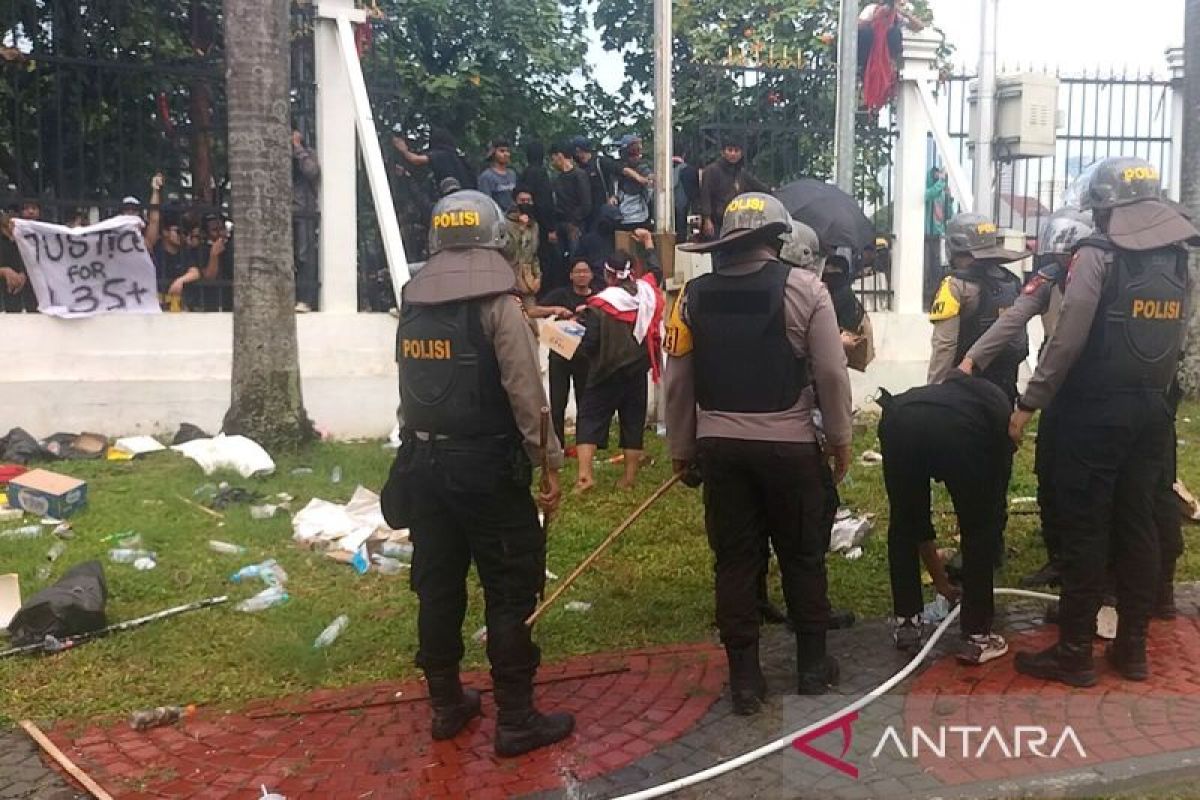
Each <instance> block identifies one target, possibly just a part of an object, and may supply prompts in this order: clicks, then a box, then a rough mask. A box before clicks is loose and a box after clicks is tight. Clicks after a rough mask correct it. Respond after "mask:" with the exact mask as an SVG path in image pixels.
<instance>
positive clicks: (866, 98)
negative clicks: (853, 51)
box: [863, 9, 896, 111]
mask: <svg viewBox="0 0 1200 800" xmlns="http://www.w3.org/2000/svg"><path fill="white" fill-rule="evenodd" d="M895 24H896V12H895V11H884V10H883V9H880V10H879V12H878V13H877V14H876V15H875V19H874V20H872V21H871V28H872V32H873V34H874V35H873V36H872V37H871V55H870V57H869V58H868V59H867V68H866V70H865V71H864V72H863V102H864V103H866V106H867V108H868V109H869V110H871V111H878V110H879V109H881V108H883V107H884V106H886V105H887V104H888V102H889V101H890V100H891V99H892V94H893V93H894V92H895V91H896V65H895V64H893V63H892V53H891V51H890V50H889V49H888V31H889V30H891V29H892V26H893V25H895Z"/></svg>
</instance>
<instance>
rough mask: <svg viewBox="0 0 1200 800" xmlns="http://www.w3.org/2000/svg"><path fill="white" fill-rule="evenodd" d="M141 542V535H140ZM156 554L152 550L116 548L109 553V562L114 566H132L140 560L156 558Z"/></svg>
mask: <svg viewBox="0 0 1200 800" xmlns="http://www.w3.org/2000/svg"><path fill="white" fill-rule="evenodd" d="M138 540H139V542H140V541H141V535H140V534H139V535H138ZM155 557H156V556H155V554H154V552H153V551H151V550H138V549H136V548H135V547H132V546H131V547H116V548H113V549H112V550H109V551H108V560H109V561H111V562H112V563H114V564H132V563H134V562H135V561H137V560H138V559H139V558H149V559H153V558H155Z"/></svg>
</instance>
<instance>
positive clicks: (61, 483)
mask: <svg viewBox="0 0 1200 800" xmlns="http://www.w3.org/2000/svg"><path fill="white" fill-rule="evenodd" d="M87 501H88V485H87V481H81V480H79V479H78V478H73V477H71V476H70V475H63V474H61V473H58V472H51V471H50V470H47V469H35V470H32V471H30V472H26V473H24V474H22V475H21V476H20V477H17V478H13V479H12V480H10V481H9V482H8V504H9V505H10V506H12V507H13V508H23V509H25V510H26V511H28V512H29V513H30V514H35V515H37V516H39V517H46V516H51V517H56V518H57V519H66V518H67V517H69V516H71V515H72V514H74V513H75V512H76V511H79V510H81V509H82V508H83V507H84V506H86V505H87Z"/></svg>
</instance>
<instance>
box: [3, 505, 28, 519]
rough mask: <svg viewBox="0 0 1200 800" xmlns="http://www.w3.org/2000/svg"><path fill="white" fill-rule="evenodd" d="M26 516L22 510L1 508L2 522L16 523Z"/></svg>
mask: <svg viewBox="0 0 1200 800" xmlns="http://www.w3.org/2000/svg"><path fill="white" fill-rule="evenodd" d="M24 516H25V511H24V510H23V509H20V508H0V522H16V521H17V520H19V519H21V518H22V517H24Z"/></svg>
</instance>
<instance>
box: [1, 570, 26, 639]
mask: <svg viewBox="0 0 1200 800" xmlns="http://www.w3.org/2000/svg"><path fill="white" fill-rule="evenodd" d="M20 608H21V577H20V576H19V575H17V574H16V573H15V572H10V573H8V574H6V575H0V628H8V623H9V622H11V621H12V618H13V616H14V615H15V614H16V613H17V611H18V610H19V609H20Z"/></svg>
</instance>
